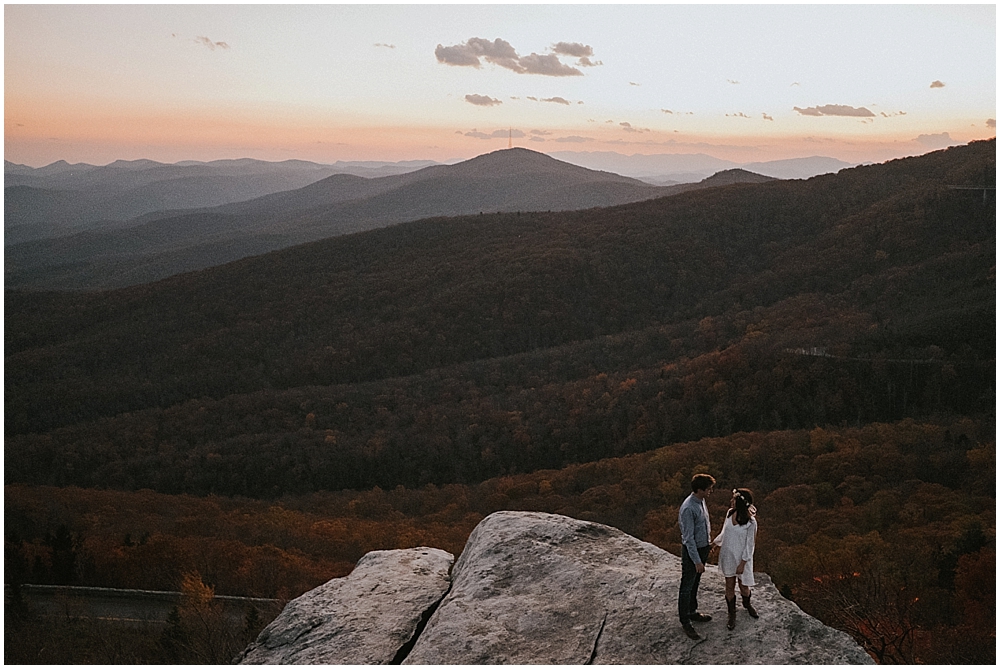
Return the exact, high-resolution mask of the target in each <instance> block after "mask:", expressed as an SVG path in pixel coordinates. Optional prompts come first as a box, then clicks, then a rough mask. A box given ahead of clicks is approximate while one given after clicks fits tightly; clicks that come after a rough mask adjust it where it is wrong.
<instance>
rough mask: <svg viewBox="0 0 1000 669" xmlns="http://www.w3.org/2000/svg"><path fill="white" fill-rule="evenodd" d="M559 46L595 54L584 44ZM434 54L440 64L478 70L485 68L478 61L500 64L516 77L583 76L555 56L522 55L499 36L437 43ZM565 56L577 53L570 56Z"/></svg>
mask: <svg viewBox="0 0 1000 669" xmlns="http://www.w3.org/2000/svg"><path fill="white" fill-rule="evenodd" d="M556 46H557V47H560V46H561V47H563V48H564V49H567V50H570V51H576V52H581V53H582V52H583V51H584V50H589V51H588V52H587V53H584V56H583V58H586V56H589V55H592V54H593V49H590V47H588V46H584V45H582V44H572V43H567V42H559V44H557V45H556ZM557 53H560V52H557ZM434 55H435V56H436V57H437V60H438V62H439V63H444V64H445V65H453V66H456V67H475V68H479V67H481V66H482V62H481V61H480V60H479V59H480V58H482V59H484V60H485V61H486V62H487V63H492V64H494V65H498V66H500V67H503V68H505V69H508V70H510V71H511V72H516V73H517V74H540V75H543V76H548V77H579V76H583V72H581V71H580V70H578V69H576V68H575V67H571V66H569V65H566V64H565V63H563V62H562V61H560V60H559V56H557V55H556V54H545V55H539V54H537V53H531V54H529V55H527V56H519V55H518V54H517V51H516V50H515V49H514V47H513V46H511V44H510V42H507V41H506V40H502V39H500V38H499V37H498V38H497V39H495V40H493V41H492V42H491V41H489V40H487V39H482V38H481V37H472V38H470V39H469V40H467V41H466V42H463V43H462V44H456V45H454V46H443V45H441V44H438V45H437V48H436V49H434ZM564 55H575V54H570V53H567V54H564ZM581 64H582V65H587V66H592V65H594V64H595V63H592V62H591V61H590V60H587V62H586V63H581Z"/></svg>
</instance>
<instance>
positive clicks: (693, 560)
mask: <svg viewBox="0 0 1000 669" xmlns="http://www.w3.org/2000/svg"><path fill="white" fill-rule="evenodd" d="M714 487H715V479H714V478H712V477H711V476H709V475H708V474H695V475H694V476H693V477H692V478H691V491H692V492H691V494H690V495H688V497H687V499H685V500H684V503H683V504H681V508H680V511H678V512H677V519H678V521H679V523H680V527H681V591H680V597H678V600H677V612H678V614H679V615H680V618H681V627H683V628H684V633H685V634H687V635H688V636H689V637H690V638H692V639H695V640H698V639H700V638H701V637H700V636H698V632H697V631H695V629H694V627H692V626H691V623H692V622H696V623H705V622H708V621H709V620H711V619H712V616H709V615H706V614H704V613H698V584H699V583H700V582H701V575H702V574H703V573H704V571H705V562H706V561H707V560H708V551H709V538H710V535H711V533H712V525H711V522H710V521H709V518H708V506H707V505H706V504H705V500H706V499H707V498H708V496H709V495H711V494H712V489H713V488H714Z"/></svg>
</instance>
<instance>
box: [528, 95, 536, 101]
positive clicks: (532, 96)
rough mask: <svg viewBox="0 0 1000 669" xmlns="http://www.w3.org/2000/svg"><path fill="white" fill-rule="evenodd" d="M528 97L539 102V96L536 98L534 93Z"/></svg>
mask: <svg viewBox="0 0 1000 669" xmlns="http://www.w3.org/2000/svg"><path fill="white" fill-rule="evenodd" d="M528 99H529V100H534V101H535V102H538V98H536V97H535V96H534V95H529V96H528Z"/></svg>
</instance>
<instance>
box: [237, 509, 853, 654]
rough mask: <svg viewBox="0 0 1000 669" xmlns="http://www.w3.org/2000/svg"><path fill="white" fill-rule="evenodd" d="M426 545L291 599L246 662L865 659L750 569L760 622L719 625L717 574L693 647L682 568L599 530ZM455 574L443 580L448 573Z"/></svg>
mask: <svg viewBox="0 0 1000 669" xmlns="http://www.w3.org/2000/svg"><path fill="white" fill-rule="evenodd" d="M452 562H453V557H452V556H451V555H450V554H449V553H445V552H444V551H441V550H437V549H433V548H411V549H407V550H397V551H374V552H372V553H369V554H367V555H366V556H364V557H363V558H362V559H361V560H360V561H359V562H358V565H357V567H356V568H355V569H354V571H353V572H352V573H351V574H350V575H349V576H347V577H345V578H337V579H333V580H331V581H329V582H327V583H325V584H324V585H322V586H320V587H318V588H316V589H314V590H311V591H309V592H307V593H305V594H304V595H302V596H301V597H299V598H297V599H295V600H293V601H291V602H289V603H288V605H287V606H286V607H285V609H284V611H282V612H281V614H280V615H279V616H278V617H277V618H275V620H274V621H273V622H272V623H271V624H270V625H268V626H267V627H266V628H265V629H264V631H263V632H261V634H260V636H259V637H258V638H257V640H256V641H255V642H254V643H252V644H251V645H250V646H249V647H248V648H247V649H246V650H245V651H244V652H243V654H242V655H241V656H240V657H239V658H237V660H238V661H239V662H241V663H244V664H398V663H402V664H872V663H873V662H872V660H871V658H870V657H869V656H868V655H867V654H866V653H865V652H864V651H863V650H862V649H861V647H860V646H858V645H857V644H856V643H855V642H854V640H853V639H851V638H850V637H849V636H848V635H847V634H845V633H843V632H840V631H838V630H834V629H832V628H830V627H827V626H826V625H824V624H823V623H821V622H819V621H818V620H816V619H815V618H813V617H811V616H809V615H806V614H805V613H803V612H802V610H801V609H799V607H798V606H796V605H795V603H794V602H791V601H789V600H787V599H785V598H783V597H782V596H781V595H780V594H779V593H778V591H777V589H776V588H775V587H774V585H773V584H772V583H771V581H770V579H769V578H768V577H767V576H766V575H765V574H759V573H758V574H755V577H756V580H757V586H756V587H755V588H754V594H753V601H754V605H755V607H756V609H757V611H758V612H759V614H760V618H759V619H756V620H754V619H752V618H750V617H749V616H748V615H747V613H746V611H744V610H743V609H742V607H740V608H739V615H738V617H737V623H736V629H735V630H733V631H731V632H730V631H728V630H727V629H726V625H725V622H726V603H725V599H724V594H723V593H724V589H723V585H724V583H723V578H722V574H721V573H720V572H719V570H718V568H717V567H714V566H712V565H709V566H708V567H707V569H706V571H705V574H704V576H703V577H702V581H701V588H700V591H699V596H698V599H699V602H700V604H701V606H700V610H701V611H702V612H703V613H710V614H711V615H712V616H713V620H712V621H711V622H708V623H696V627H697V629H698V631H699V633H700V634H701V636H702V639H701V640H700V641H692V640H690V639H688V638H687V637H686V636H685V635H684V633H683V632H682V630H681V628H680V624H679V623H678V621H677V588H678V585H679V583H680V577H681V561H680V558H678V557H677V556H675V555H671V554H670V553H667V552H666V551H663V550H661V549H659V548H657V547H656V546H653V545H652V544H648V543H646V542H643V541H639V540H638V539H636V538H634V537H631V536H629V535H627V534H625V533H624V532H621V531H619V530H616V529H614V528H611V527H607V526H606V525H599V524H597V523H589V522H585V521H580V520H574V519H572V518H567V517H565V516H558V515H552V514H546V513H533V512H513V511H501V512H498V513H494V514H492V515H490V516H489V517H487V518H486V519H484V520H483V521H482V522H481V523H480V524H479V525H478V526H477V527H476V529H475V530H474V531H473V532H472V535H471V536H470V537H469V541H468V543H467V544H466V546H465V550H464V551H463V552H462V555H461V557H460V558H459V559H458V562H457V563H455V564H454V568H453V569H451V566H452ZM449 570H450V577H449Z"/></svg>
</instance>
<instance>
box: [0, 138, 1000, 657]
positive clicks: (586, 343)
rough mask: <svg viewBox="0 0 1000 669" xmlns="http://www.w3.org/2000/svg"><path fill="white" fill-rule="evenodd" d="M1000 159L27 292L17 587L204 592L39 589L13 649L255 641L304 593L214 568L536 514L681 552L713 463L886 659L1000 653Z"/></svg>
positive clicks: (13, 465) (11, 543)
mask: <svg viewBox="0 0 1000 669" xmlns="http://www.w3.org/2000/svg"><path fill="white" fill-rule="evenodd" d="M995 153H996V145H995V140H991V141H986V142H974V143H972V144H970V145H967V146H962V147H955V148H951V149H947V150H944V151H937V152H934V153H930V154H927V155H924V156H919V157H914V158H906V159H901V160H894V161H891V162H888V163H884V164H878V165H868V166H861V167H856V168H852V169H847V170H842V171H841V172H839V173H837V174H828V175H823V176H819V177H814V178H812V179H808V180H788V181H780V180H774V181H768V182H764V183H735V184H731V185H724V186H719V187H715V188H704V189H701V190H696V191H690V192H685V193H679V194H675V195H670V196H667V197H660V198H657V199H653V200H646V201H641V202H633V203H631V204H624V205H619V206H615V207H605V208H593V209H585V210H577V211H564V212H557V211H535V212H529V211H503V212H483V213H481V214H478V215H472V216H459V217H447V218H443V217H439V218H430V219H423V220H419V221H412V222H407V223H401V224H398V225H393V226H390V227H386V228H382V229H377V230H371V231H367V232H360V233H355V234H347V235H342V236H337V237H331V238H328V239H324V240H321V241H316V242H310V243H308V244H303V245H300V246H293V247H291V248H287V249H283V250H279V251H274V252H271V253H268V254H265V255H262V256H255V257H250V258H245V259H242V260H238V261H236V262H232V263H229V264H226V265H221V266H218V267H212V268H208V269H202V270H199V271H197V272H190V273H187V274H180V275H176V276H173V277H170V278H167V279H163V280H161V281H157V282H154V283H150V284H144V285H138V286H133V287H129V288H122V289H117V290H112V291H104V292H30V291H12V290H8V291H6V293H5V328H4V339H5V389H6V390H5V400H4V404H5V412H4V421H5V454H4V464H5V480H4V483H5V507H4V508H5V512H4V513H5V561H4V564H5V580H6V582H7V583H8V584H9V585H11V586H12V588H15V589H16V586H17V585H19V584H67V585H89V586H100V587H111V588H135V589H146V590H169V591H178V590H180V591H183V592H185V593H187V594H189V595H191V598H190V602H192V603H191V604H189V605H187V606H186V607H181V609H179V610H178V611H176V612H175V613H176V615H175V616H174V618H173V619H172V621H169V624H168V625H167V626H166V627H165V628H164V629H165V631H162V632H158V633H157V635H153V636H151V637H149V638H148V639H145V640H143V641H141V642H140V641H138V640H134V639H133V640H129V639H128V637H127V632H122V631H121V630H112V629H110V628H107V629H105V628H101V627H100V626H99V625H98V626H95V624H93V623H88V622H86V621H83V620H79V619H67V620H64V621H63V622H62V624H61V625H59V626H55V627H52V628H51V629H50V628H49V625H48V623H46V622H43V621H42V620H41V619H40V618H39V617H38V616H37V615H35V614H33V613H32V611H31V610H30V607H28V606H27V605H25V604H24V603H23V602H21V601H20V600H19V599H17V598H14V600H11V599H10V598H9V597H8V598H5V610H6V614H7V615H6V623H5V661H7V662H14V663H37V662H46V663H66V662H70V663H86V662H98V663H114V662H127V663H162V662H177V663H186V662H195V663H205V662H209V663H219V662H227V661H229V659H231V657H232V649H233V648H235V649H236V650H237V651H238V650H239V649H240V648H241V647H242V645H243V644H245V643H246V642H247V641H248V640H249V639H251V638H252V637H253V635H254V634H256V632H257V631H259V629H260V628H261V627H262V626H263V624H265V623H266V622H267V620H268V619H269V618H268V615H270V616H271V617H273V615H274V613H276V612H271V613H269V612H266V611H260V612H257V611H256V610H255V611H254V612H253V613H252V615H251V614H250V613H248V615H247V618H246V620H244V621H243V623H242V624H241V625H238V626H237V627H238V629H230V628H229V627H226V625H227V623H225V622H224V621H223V620H222V618H221V617H219V616H216V617H215V618H212V619H211V620H212V621H213V622H212V624H210V625H207V624H200V625H199V624H196V622H195V621H197V620H200V621H201V622H202V623H204V621H205V620H208V619H209V618H210V617H211V615H212V611H211V596H210V595H211V594H212V593H215V594H224V595H239V596H246V597H261V598H271V599H278V600H287V599H289V598H292V597H295V596H298V595H299V594H301V593H303V592H305V591H306V590H309V589H311V588H313V587H315V586H317V585H319V584H321V583H323V582H325V581H326V580H328V579H330V578H333V577H337V576H343V575H346V574H347V573H349V572H350V570H351V569H352V567H353V565H354V563H355V562H356V561H357V560H358V559H359V558H360V557H361V556H362V555H364V553H366V552H367V551H370V550H375V549H383V548H402V547H412V546H421V545H429V546H435V547H439V548H442V549H445V550H447V551H450V552H452V553H453V554H455V555H458V554H459V553H460V552H461V551H462V547H463V545H464V543H465V540H466V538H467V537H468V535H469V533H470V532H471V530H472V528H473V527H474V526H475V525H476V524H477V523H478V522H479V521H480V520H481V519H482V518H484V517H485V516H486V515H488V514H489V513H491V512H493V511H497V510H502V509H515V510H539V511H547V512H552V513H560V514H565V515H569V516H573V517H576V518H581V519H585V520H593V521H597V522H601V523H606V524H609V525H613V526H615V527H618V528H620V529H622V530H624V531H625V532H628V533H630V534H632V535H634V536H636V537H639V538H640V539H643V540H645V541H649V542H651V543H654V544H656V545H658V546H660V547H662V548H664V549H666V550H668V551H671V552H673V553H675V554H679V550H680V535H679V530H678V527H677V509H678V507H679V505H680V503H681V502H682V501H683V499H684V497H685V496H686V495H687V493H688V492H689V491H690V489H689V481H690V477H691V475H692V474H693V473H695V472H699V471H706V472H708V473H710V474H712V475H713V476H714V477H715V478H716V479H717V480H718V481H719V485H720V486H723V487H735V486H742V487H748V488H751V489H752V490H753V491H754V494H755V498H756V500H757V508H758V519H759V523H760V535H759V537H758V540H757V546H758V547H757V564H756V565H755V566H756V569H757V571H760V572H764V573H766V574H767V575H768V576H769V577H770V579H771V580H772V581H773V583H774V584H775V585H776V586H777V587H778V588H779V590H780V591H781V593H782V594H783V595H784V596H786V597H788V598H790V599H792V600H794V601H795V602H796V603H797V604H798V605H799V606H800V607H801V608H802V609H803V610H805V611H806V612H807V613H809V614H811V615H813V616H815V617H817V618H819V619H820V620H822V621H823V622H824V623H826V624H828V625H830V626H833V627H836V628H838V629H842V630H844V631H846V632H848V633H849V634H850V635H851V636H852V637H854V638H855V639H856V640H857V641H858V643H859V644H861V645H862V646H863V647H864V648H865V650H867V651H868V652H869V654H870V655H871V656H872V657H873V658H874V659H875V660H876V661H877V662H879V663H990V664H992V663H995V659H996V657H995V618H996V616H995V596H994V588H993V587H992V585H991V583H992V582H993V572H995V567H996V556H995V507H996V500H995V480H996V479H995V412H994V407H995V400H996V398H995V384H994V380H995V297H996V291H995V268H996V258H995V242H996V234H995V233H996V231H995V225H996V204H995V196H994V193H995V191H993V190H986V189H985V188H979V189H978V190H975V189H971V188H967V187H968V186H985V185H986V184H989V185H990V187H991V188H992V186H993V185H995ZM954 186H963V188H954ZM727 501H728V499H725V500H724V499H716V500H714V501H713V504H712V506H711V507H710V511H711V513H712V515H713V518H715V517H716V515H718V517H722V515H723V514H724V504H725V503H726V502H727ZM199 593H200V594H199ZM206 593H208V596H207V597H206V596H205V595H206ZM199 597H201V598H200V599H199ZM12 602H13V603H12ZM198 602H200V604H199V603H198ZM43 630H44V634H45V635H48V636H49V639H48V643H47V644H46V643H43ZM116 635H117V636H116ZM121 635H126V636H121ZM123 649H128V650H123ZM227 653H228V654H229V655H227Z"/></svg>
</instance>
